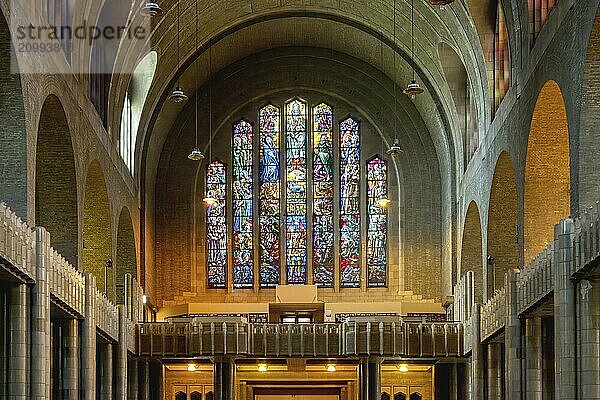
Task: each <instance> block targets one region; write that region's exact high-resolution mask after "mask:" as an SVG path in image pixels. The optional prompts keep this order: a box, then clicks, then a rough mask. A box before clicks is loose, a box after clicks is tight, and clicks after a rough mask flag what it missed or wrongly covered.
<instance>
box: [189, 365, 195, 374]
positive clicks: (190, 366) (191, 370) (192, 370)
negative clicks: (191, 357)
mask: <svg viewBox="0 0 600 400" xmlns="http://www.w3.org/2000/svg"><path fill="white" fill-rule="evenodd" d="M187 370H188V371H189V372H195V371H196V364H188V366H187Z"/></svg>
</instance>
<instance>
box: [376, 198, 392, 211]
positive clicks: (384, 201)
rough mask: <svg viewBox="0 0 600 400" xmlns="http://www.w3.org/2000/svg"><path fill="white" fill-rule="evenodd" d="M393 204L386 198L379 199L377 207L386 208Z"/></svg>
mask: <svg viewBox="0 0 600 400" xmlns="http://www.w3.org/2000/svg"><path fill="white" fill-rule="evenodd" d="M391 202H392V201H391V200H390V199H386V198H385V197H383V198H381V199H377V205H378V206H379V207H381V208H386V207H387V206H388V205H389V204H390V203H391Z"/></svg>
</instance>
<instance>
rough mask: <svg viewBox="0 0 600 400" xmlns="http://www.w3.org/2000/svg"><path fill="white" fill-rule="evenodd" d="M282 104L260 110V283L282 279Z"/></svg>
mask: <svg viewBox="0 0 600 400" xmlns="http://www.w3.org/2000/svg"><path fill="white" fill-rule="evenodd" d="M280 118H281V116H280V111H279V108H277V107H275V106H273V105H268V106H266V107H264V108H262V109H261V110H260V174H259V183H260V204H259V210H260V217H259V224H260V227H259V231H260V250H259V253H260V286H261V287H263V288H266V287H275V286H276V285H278V284H279V281H280V274H281V271H280V261H281V252H280V241H279V235H280V213H281V208H280V204H279V200H280V197H281V196H280V184H281V177H280V174H279V171H280V167H281V150H280V146H279V140H280V130H281V128H280Z"/></svg>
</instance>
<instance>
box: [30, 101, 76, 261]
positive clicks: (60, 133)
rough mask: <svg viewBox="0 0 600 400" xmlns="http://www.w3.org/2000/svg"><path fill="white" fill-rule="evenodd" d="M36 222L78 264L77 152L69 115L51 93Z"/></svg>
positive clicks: (39, 160) (38, 169)
mask: <svg viewBox="0 0 600 400" xmlns="http://www.w3.org/2000/svg"><path fill="white" fill-rule="evenodd" d="M35 224H36V225H38V226H43V227H45V228H46V229H47V230H48V232H50V235H51V237H50V242H51V244H52V246H53V247H54V248H55V249H56V250H57V251H58V252H59V253H61V254H62V255H63V257H65V259H66V260H67V261H69V262H71V263H72V264H73V265H77V255H78V243H79V240H78V214H77V178H76V172H75V156H74V152H73V144H72V143H71V132H70V130H69V125H68V123H67V116H66V115H65V111H64V109H63V106H62V104H61V103H60V100H59V99H58V98H57V97H56V96H54V95H51V96H49V97H48V98H47V99H46V101H45V102H44V105H43V106H42V111H41V115H40V121H39V127H38V136H37V146H36V164H35Z"/></svg>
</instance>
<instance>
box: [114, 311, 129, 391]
mask: <svg viewBox="0 0 600 400" xmlns="http://www.w3.org/2000/svg"><path fill="white" fill-rule="evenodd" d="M118 309H119V342H118V343H117V357H116V365H115V366H116V370H115V371H116V376H115V385H116V398H117V400H127V343H128V342H127V341H128V339H129V338H128V337H127V310H126V309H125V306H123V305H120V306H118Z"/></svg>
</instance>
